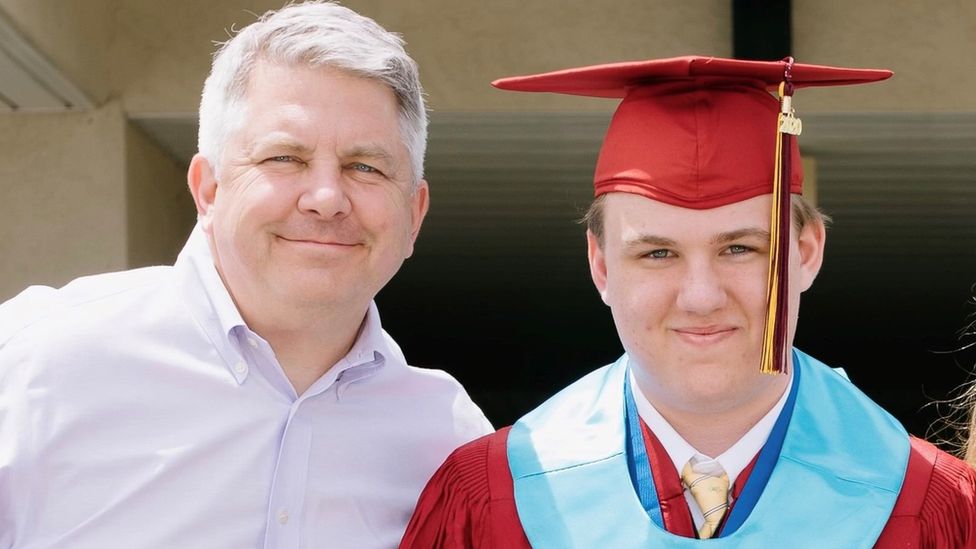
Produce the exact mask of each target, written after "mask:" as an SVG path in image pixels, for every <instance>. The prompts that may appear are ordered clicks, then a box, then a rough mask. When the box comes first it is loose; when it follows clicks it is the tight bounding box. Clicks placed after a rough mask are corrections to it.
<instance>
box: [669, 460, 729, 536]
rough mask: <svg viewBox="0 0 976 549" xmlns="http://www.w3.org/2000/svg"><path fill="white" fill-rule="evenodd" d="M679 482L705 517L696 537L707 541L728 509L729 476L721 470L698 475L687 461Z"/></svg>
mask: <svg viewBox="0 0 976 549" xmlns="http://www.w3.org/2000/svg"><path fill="white" fill-rule="evenodd" d="M681 482H682V483H683V484H684V485H685V486H686V487H687V488H688V490H689V491H690V492H691V496H692V497H693V498H695V502H696V503H697V504H698V507H699V509H701V511H702V515H704V517H705V523H704V524H702V527H701V528H700V529H699V530H698V537H699V538H701V539H708V538H710V537H712V536H714V535H715V532H716V531H717V530H718V525H719V523H720V522H722V517H724V516H725V511H726V510H727V509H728V508H729V476H728V475H727V474H725V472H724V471H721V469H719V470H718V471H716V472H712V473H699V472H697V471H695V470H694V467H692V465H691V462H690V461H689V462H688V463H686V464H685V467H684V469H682V470H681Z"/></svg>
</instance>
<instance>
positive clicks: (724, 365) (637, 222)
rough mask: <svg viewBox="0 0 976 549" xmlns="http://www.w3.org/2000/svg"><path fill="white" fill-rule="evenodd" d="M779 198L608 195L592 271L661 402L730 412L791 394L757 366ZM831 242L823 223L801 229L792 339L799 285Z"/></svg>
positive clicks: (651, 395) (793, 259) (592, 243)
mask: <svg viewBox="0 0 976 549" xmlns="http://www.w3.org/2000/svg"><path fill="white" fill-rule="evenodd" d="M770 204H771V199H770V196H769V195H764V196H758V197H755V198H751V199H748V200H744V201H741V202H736V203H733V204H729V205H726V206H721V207H718V208H712V209H707V210H692V209H687V208H680V207H677V206H672V205H669V204H665V203H662V202H658V201H655V200H651V199H647V198H644V197H641V196H638V195H634V194H628V193H610V194H608V195H606V199H605V203H604V205H603V208H604V209H603V223H604V236H603V244H602V246H601V245H600V243H598V242H597V239H596V237H595V236H594V235H593V234H592V233H589V234H588V240H589V256H590V270H591V274H592V276H593V280H594V283H595V284H596V287H597V289H598V290H599V292H600V295H601V296H602V298H603V300H604V302H606V303H607V305H609V306H610V309H611V311H612V314H613V319H614V323H615V324H616V326H617V332H618V334H619V336H620V340H621V342H622V343H623V346H624V348H625V349H626V351H627V353H628V354H629V355H630V357H631V359H632V360H633V361H634V362H635V363H636V364H637V366H638V368H637V369H636V370H635V372H634V374H635V376H636V377H637V379H638V383H639V385H640V386H641V389H642V390H643V391H644V392H645V394H646V396H647V397H648V399H649V400H650V401H651V402H652V403H654V404H655V405H656V406H661V407H664V408H669V409H675V410H677V409H681V410H685V411H698V412H702V411H722V410H729V409H733V408H735V407H736V406H742V405H745V404H746V403H748V402H752V401H757V400H762V397H763V395H764V394H765V395H766V396H767V397H768V396H769V395H773V394H774V393H775V394H778V392H781V391H782V387H783V386H784V385H783V384H784V379H785V376H769V375H765V374H760V373H759V362H760V357H761V353H762V335H763V327H764V322H765V318H766V280H767V269H768V262H769V217H770V214H769V211H770ZM823 244H824V231H823V225H822V224H821V223H819V222H813V223H809V224H807V225H806V226H804V227H803V229H801V230H800V231H798V232H797V231H796V230H795V229H794V230H793V235H792V238H791V243H790V291H789V304H790V315H789V322H790V324H789V341H791V342H792V339H793V333H794V330H795V327H796V315H797V311H798V309H799V302H800V293H801V292H802V291H804V290H806V289H807V288H809V287H810V285H811V284H812V283H813V279H814V278H815V277H816V274H817V272H818V271H819V268H820V262H821V259H822V257H823ZM767 400H768V398H767Z"/></svg>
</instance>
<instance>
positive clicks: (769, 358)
mask: <svg viewBox="0 0 976 549" xmlns="http://www.w3.org/2000/svg"><path fill="white" fill-rule="evenodd" d="M788 63H789V64H788V66H787V78H788V77H789V69H790V68H791V65H792V59H789V61H788ZM788 85H789V84H788V81H784V82H782V83H780V85H779V99H780V106H781V107H780V113H779V114H778V116H777V120H776V158H775V168H774V170H773V204H772V208H771V214H770V220H769V235H770V242H769V267H768V277H767V283H766V325H765V327H764V330H763V348H762V361H761V363H760V367H759V371H760V372H762V373H764V374H778V373H785V372H786V364H787V360H786V357H787V353H788V349H787V345H786V337H787V323H788V321H789V315H788V306H789V304H788V303H787V301H788V299H789V294H788V293H787V292H786V291H785V290H786V286H787V284H789V281H788V277H787V274H788V270H787V269H788V268H789V264H788V263H789V260H788V254H789V242H790V241H789V231H790V219H789V216H790V210H789V200H788V198H789V185H790V181H788V180H787V181H784V179H789V176H787V177H786V178H784V171H786V172H787V173H789V170H790V166H789V165H784V161H785V162H791V161H792V160H791V159H790V158H789V149H785V150H784V145H785V146H787V147H788V146H789V145H788V142H787V140H786V139H784V134H786V135H799V134H800V131H801V130H802V125H801V123H800V119H798V118H796V117H795V116H794V115H793V107H792V97H791V95H792V86H790V89H789V90H787V86H788ZM784 142H786V143H784ZM784 194H785V195H786V196H784Z"/></svg>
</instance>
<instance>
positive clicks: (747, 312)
mask: <svg viewBox="0 0 976 549" xmlns="http://www.w3.org/2000/svg"><path fill="white" fill-rule="evenodd" d="M888 76H890V73H889V72H887V71H862V70H850V69H837V68H830V67H818V66H812V65H799V64H793V62H792V59H787V60H785V61H784V62H754V61H736V60H728V59H715V58H695V57H686V58H675V59H664V60H655V61H647V62H637V63H621V64H615V65H604V66H596V67H585V68H579V69H570V70H566V71H560V72H556V73H548V74H542V75H535V76H527V77H520V78H509V79H504V80H501V81H498V82H496V83H495V85H496V86H498V87H500V88H503V89H512V90H522V91H551V92H559V93H572V94H579V95H592V96H602V97H623V101H622V102H621V104H620V106H619V107H618V108H617V111H616V113H615V114H614V117H613V120H612V122H611V124H610V127H609V129H608V132H607V136H606V139H605V142H604V144H603V147H602V150H601V152H600V158H599V161H598V163H597V170H596V176H595V187H596V193H595V194H596V200H595V201H594V203H593V205H592V207H591V209H590V212H589V213H588V215H587V221H588V231H587V239H588V246H589V249H588V251H589V261H590V271H591V274H592V278H593V282H594V284H595V285H596V288H597V290H598V291H599V293H600V296H601V297H602V298H603V301H604V302H605V303H606V304H607V305H608V306H609V307H610V310H611V313H612V314H613V318H614V322H615V324H616V327H617V332H618V334H619V337H620V340H621V342H622V344H623V347H624V349H625V351H626V354H625V355H624V356H623V357H621V358H620V359H619V360H618V361H617V362H616V363H614V364H612V365H609V366H606V367H604V368H601V369H599V370H596V371H594V372H592V373H590V374H589V375H587V376H586V377H584V378H582V379H581V380H579V381H578V382H576V383H574V384H572V385H570V386H569V387H567V388H566V389H564V390H563V391H561V392H560V393H559V394H557V395H556V396H554V397H553V398H551V399H550V400H549V401H547V402H546V403H544V404H543V405H542V406H540V407H539V408H537V409H536V410H534V411H532V412H530V413H529V414H528V415H526V416H525V417H523V418H522V419H520V420H519V421H518V422H516V423H515V425H514V426H512V427H511V429H510V430H508V429H505V430H502V431H500V432H498V433H496V434H493V435H489V436H487V437H484V438H482V439H479V440H477V441H475V442H472V443H470V444H468V445H466V446H464V447H462V448H460V449H458V450H457V451H456V452H455V453H453V454H452V455H451V457H450V458H448V460H447V461H446V462H445V464H444V465H443V466H442V467H441V469H440V470H439V471H438V473H437V474H436V475H435V476H434V478H433V479H432V480H431V482H430V483H429V484H428V486H427V488H426V489H425V491H424V493H423V495H422V496H421V499H420V502H419V504H418V508H417V511H416V512H415V514H414V517H413V520H412V521H411V524H410V526H409V527H408V530H407V534H406V536H405V537H404V540H403V542H402V544H401V547H402V548H421V547H422V548H424V549H429V548H437V547H444V548H447V547H450V548H454V547H474V548H507V549H511V548H519V547H529V546H531V547H535V548H560V549H565V548H572V547H580V548H591V547H593V548H595V547H607V548H609V547H612V548H614V549H626V548H632V547H633V548H639V547H698V546H699V544H700V545H701V546H703V547H704V546H708V547H711V546H714V547H736V548H744V547H764V548H765V547H781V546H790V547H844V548H845V549H846V548H857V547H973V546H976V503H974V495H976V475H974V472H973V470H972V469H970V468H969V467H968V466H966V465H965V464H964V463H962V462H960V461H959V460H957V459H955V458H953V457H951V456H949V455H948V454H945V453H943V452H941V451H939V450H937V449H936V448H934V447H933V446H931V445H929V444H927V443H925V442H923V441H921V440H918V439H914V438H911V437H909V435H908V434H907V433H906V432H905V431H904V429H903V428H902V427H901V425H900V424H899V423H898V422H897V421H896V420H895V419H894V418H893V417H891V416H890V415H889V414H888V413H886V412H885V411H884V410H882V409H881V408H879V407H878V406H877V405H876V404H874V403H873V402H872V401H870V399H868V398H867V397H866V396H865V395H864V394H862V393H861V392H860V391H858V390H857V389H856V388H854V386H853V385H851V384H850V383H849V382H848V381H847V380H846V379H845V378H844V377H843V376H842V375H841V374H839V373H837V372H835V371H833V370H831V369H830V368H828V367H826V366H825V365H823V364H822V363H820V362H818V361H817V360H816V359H814V358H812V357H810V356H807V355H805V354H803V353H802V352H800V351H798V350H795V349H793V350H792V351H791V346H790V343H791V342H792V340H793V334H794V331H795V327H796V320H797V311H798V309H799V303H800V294H801V293H802V292H803V291H805V290H806V289H807V288H809V287H810V285H811V284H812V283H813V281H814V278H815V277H816V275H817V273H818V271H819V269H820V265H821V261H822V259H823V250H824V243H825V229H824V222H823V219H822V218H821V216H820V214H819V213H818V212H817V211H816V210H815V209H814V208H812V207H811V206H810V205H808V204H807V203H806V202H804V200H803V199H802V197H801V196H800V194H799V193H800V192H801V190H802V189H801V184H802V173H801V165H800V159H799V154H798V149H797V146H796V141H795V139H794V137H793V136H794V135H796V134H798V133H799V131H800V129H801V127H800V122H799V120H798V119H797V118H795V117H794V116H793V112H792V108H791V96H792V93H793V90H794V88H796V87H801V86H808V85H809V86H813V85H837V84H854V83H860V82H870V81H875V80H881V79H884V78H887V77H888ZM770 90H777V92H778V95H779V96H780V100H778V101H777V100H776V99H774V98H773V97H772V96H771V95H770V93H769V91H770ZM696 538H697V539H696ZM709 538H711V539H709ZM706 540H707V541H706Z"/></svg>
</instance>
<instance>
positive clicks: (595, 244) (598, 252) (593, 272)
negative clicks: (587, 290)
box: [586, 229, 609, 305]
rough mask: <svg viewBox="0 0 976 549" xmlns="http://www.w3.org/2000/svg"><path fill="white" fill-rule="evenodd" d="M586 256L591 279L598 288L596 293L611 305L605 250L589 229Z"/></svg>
mask: <svg viewBox="0 0 976 549" xmlns="http://www.w3.org/2000/svg"><path fill="white" fill-rule="evenodd" d="M586 255H587V257H588V258H589V260H590V277H592V278H593V285H594V286H596V291H597V292H599V293H600V299H602V300H603V302H604V303H606V304H607V305H609V303H608V302H607V261H606V257H605V256H604V255H603V248H601V247H600V242H599V240H598V239H597V237H596V235H595V234H593V233H592V232H590V230H589V229H587V231H586Z"/></svg>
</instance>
